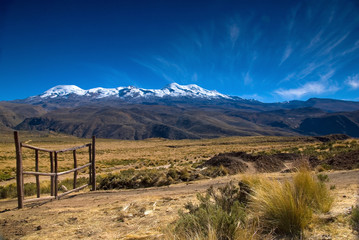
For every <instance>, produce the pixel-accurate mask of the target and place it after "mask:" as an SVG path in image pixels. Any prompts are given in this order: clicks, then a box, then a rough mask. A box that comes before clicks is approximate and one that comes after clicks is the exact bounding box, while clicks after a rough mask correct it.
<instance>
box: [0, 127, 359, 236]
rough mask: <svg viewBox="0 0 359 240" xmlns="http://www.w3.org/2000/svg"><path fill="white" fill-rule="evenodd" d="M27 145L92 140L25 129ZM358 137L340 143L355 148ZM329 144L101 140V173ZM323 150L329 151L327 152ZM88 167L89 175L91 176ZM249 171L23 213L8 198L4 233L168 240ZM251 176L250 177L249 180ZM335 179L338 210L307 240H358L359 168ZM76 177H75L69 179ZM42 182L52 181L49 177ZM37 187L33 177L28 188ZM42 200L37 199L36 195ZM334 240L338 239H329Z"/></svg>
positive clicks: (91, 196)
mask: <svg viewBox="0 0 359 240" xmlns="http://www.w3.org/2000/svg"><path fill="white" fill-rule="evenodd" d="M20 140H21V141H22V142H27V143H28V144H31V145H34V146H38V147H42V148H47V149H54V150H60V149H64V148H68V147H72V146H78V145H83V144H86V143H89V142H91V139H79V138H75V137H72V136H66V135H62V134H57V133H46V134H45V133H28V132H20ZM353 141H354V142H356V141H357V140H353V139H349V140H345V141H341V142H337V143H336V144H337V145H338V146H341V145H343V146H344V145H348V143H349V142H350V143H353ZM321 144H322V143H320V142H317V141H308V139H307V138H305V137H269V136H268V137H263V136H255V137H228V138H218V139H202V140H166V139H148V140H141V141H124V140H110V139H97V140H96V166H97V173H98V175H100V176H107V175H108V174H109V173H116V172H117V173H118V172H121V171H123V170H126V169H135V171H137V170H143V169H167V168H184V167H186V168H194V167H196V166H198V165H199V164H201V163H203V162H204V161H206V160H208V159H210V158H211V157H213V156H214V155H216V154H219V153H224V152H234V151H244V152H247V153H253V154H256V153H261V152H265V153H275V152H286V151H290V150H293V149H296V150H297V151H300V150H301V149H307V148H308V147H309V148H310V147H312V148H314V149H319V148H320V146H321ZM0 149H1V150H0V175H1V176H2V180H1V182H0V186H7V185H9V184H11V183H14V182H15V180H14V177H15V171H14V170H15V162H16V161H15V147H14V142H13V136H12V133H11V132H9V133H4V134H2V135H1V136H0ZM323 151H328V150H327V149H324V148H323ZM23 158H24V169H25V170H28V171H34V169H35V168H34V167H35V162H34V151H32V150H24V151H23ZM78 159H79V164H78V165H82V164H84V163H87V161H88V152H87V150H86V149H85V150H81V151H79V153H78ZM49 165H50V164H49V157H48V155H47V154H40V171H44V172H46V171H49V169H50V166H49ZM72 167H73V158H72V154H70V155H67V154H63V155H60V157H59V171H64V170H68V169H71V168H72ZM87 172H88V170H86V169H85V170H84V171H82V173H81V174H80V175H81V176H87ZM244 174H246V173H243V174H242V173H241V174H236V175H230V176H224V177H218V178H213V179H212V178H207V179H202V180H198V181H193V182H183V183H178V184H172V185H170V186H164V187H150V188H139V189H127V190H107V191H104V190H100V191H96V192H90V191H89V189H85V190H83V191H81V192H79V193H74V194H71V195H69V196H67V197H64V198H63V199H61V200H59V201H52V202H44V203H36V204H35V203H33V204H26V205H25V208H24V209H21V210H18V209H17V208H16V207H17V201H16V199H3V200H0V236H1V235H3V236H4V237H5V238H8V239H74V238H82V239H160V238H163V237H164V235H163V233H164V232H165V231H166V226H167V225H168V224H169V223H171V222H173V221H175V220H176V219H177V218H178V210H181V209H183V206H184V205H185V204H186V203H187V202H189V201H191V202H196V194H198V193H201V192H205V191H206V189H207V188H208V187H210V186H211V185H213V186H215V187H218V186H223V185H224V184H226V183H228V182H229V181H231V180H234V181H239V180H240V179H241V178H242V177H243V175H244ZM248 174H249V173H247V175H248ZM251 174H256V175H257V176H260V177H265V178H271V179H283V178H288V177H289V176H291V174H292V173H280V172H275V173H261V174H259V173H251ZM323 174H326V175H328V176H329V182H327V183H326V184H327V185H328V186H331V192H332V194H333V195H334V196H335V203H334V207H333V209H332V210H331V211H330V212H329V213H328V214H327V215H325V216H318V217H316V218H314V220H313V222H312V223H311V225H310V227H309V228H308V229H307V230H306V231H305V233H304V235H305V237H306V238H307V239H357V235H355V232H353V231H352V230H351V228H350V226H349V220H348V219H349V212H350V209H351V207H352V206H355V205H356V204H358V189H359V185H358V183H359V172H358V170H346V171H324V172H323ZM67 177H68V178H69V179H71V177H72V174H70V175H66V176H64V177H63V179H64V178H67ZM41 180H42V184H46V182H47V181H48V180H49V179H48V178H47V177H42V178H41ZM29 182H35V177H33V176H26V177H25V183H29ZM32 197H34V196H32ZM326 236H328V237H329V236H330V237H331V238H325V237H326Z"/></svg>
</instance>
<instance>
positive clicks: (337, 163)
mask: <svg viewBox="0 0 359 240" xmlns="http://www.w3.org/2000/svg"><path fill="white" fill-rule="evenodd" d="M325 163H326V164H328V165H329V166H331V167H332V168H333V169H336V170H345V169H347V170H350V169H355V168H359V151H350V152H343V153H341V154H340V155H336V156H334V157H332V158H329V159H327V160H326V161H325Z"/></svg>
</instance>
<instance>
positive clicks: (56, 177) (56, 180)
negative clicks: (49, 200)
mask: <svg viewBox="0 0 359 240" xmlns="http://www.w3.org/2000/svg"><path fill="white" fill-rule="evenodd" d="M54 160H55V184H54V185H55V186H54V188H55V189H54V191H55V198H56V199H57V189H58V187H57V185H58V176H57V152H55V159H54Z"/></svg>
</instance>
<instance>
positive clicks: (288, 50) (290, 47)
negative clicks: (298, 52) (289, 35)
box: [279, 44, 293, 66]
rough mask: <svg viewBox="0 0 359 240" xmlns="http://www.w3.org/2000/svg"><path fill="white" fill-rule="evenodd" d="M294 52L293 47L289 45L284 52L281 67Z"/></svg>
mask: <svg viewBox="0 0 359 240" xmlns="http://www.w3.org/2000/svg"><path fill="white" fill-rule="evenodd" d="M292 52H293V48H292V46H291V45H290V44H289V45H287V47H286V48H285V50H284V53H283V56H282V60H281V61H280V63H279V66H280V65H282V64H283V63H284V62H285V61H286V60H287V59H288V58H289V56H290V55H291V54H292Z"/></svg>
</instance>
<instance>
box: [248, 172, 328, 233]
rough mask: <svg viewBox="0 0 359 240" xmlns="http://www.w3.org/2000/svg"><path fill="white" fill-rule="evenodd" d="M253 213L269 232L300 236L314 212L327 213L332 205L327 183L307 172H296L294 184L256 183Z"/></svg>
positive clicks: (290, 182)
mask: <svg viewBox="0 0 359 240" xmlns="http://www.w3.org/2000/svg"><path fill="white" fill-rule="evenodd" d="M254 188H255V189H254V193H253V196H252V204H251V211H252V214H253V215H254V216H255V217H256V218H257V219H259V221H260V225H261V226H262V227H263V229H265V230H266V231H273V230H274V231H275V232H277V233H279V234H285V235H300V234H302V232H303V230H304V229H305V228H306V227H307V226H308V225H309V223H310V222H311V220H312V215H313V212H322V213H323V212H324V213H325V212H328V211H329V210H330V208H331V206H332V204H333V197H332V196H331V195H330V193H329V191H328V189H327V188H326V186H325V185H324V183H322V182H320V181H319V180H317V179H316V178H315V176H314V175H313V174H311V172H309V171H308V170H301V171H299V172H297V173H296V174H295V175H294V176H293V179H292V181H288V180H286V181H284V182H279V181H274V180H268V179H261V180H257V182H255V184H254Z"/></svg>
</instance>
